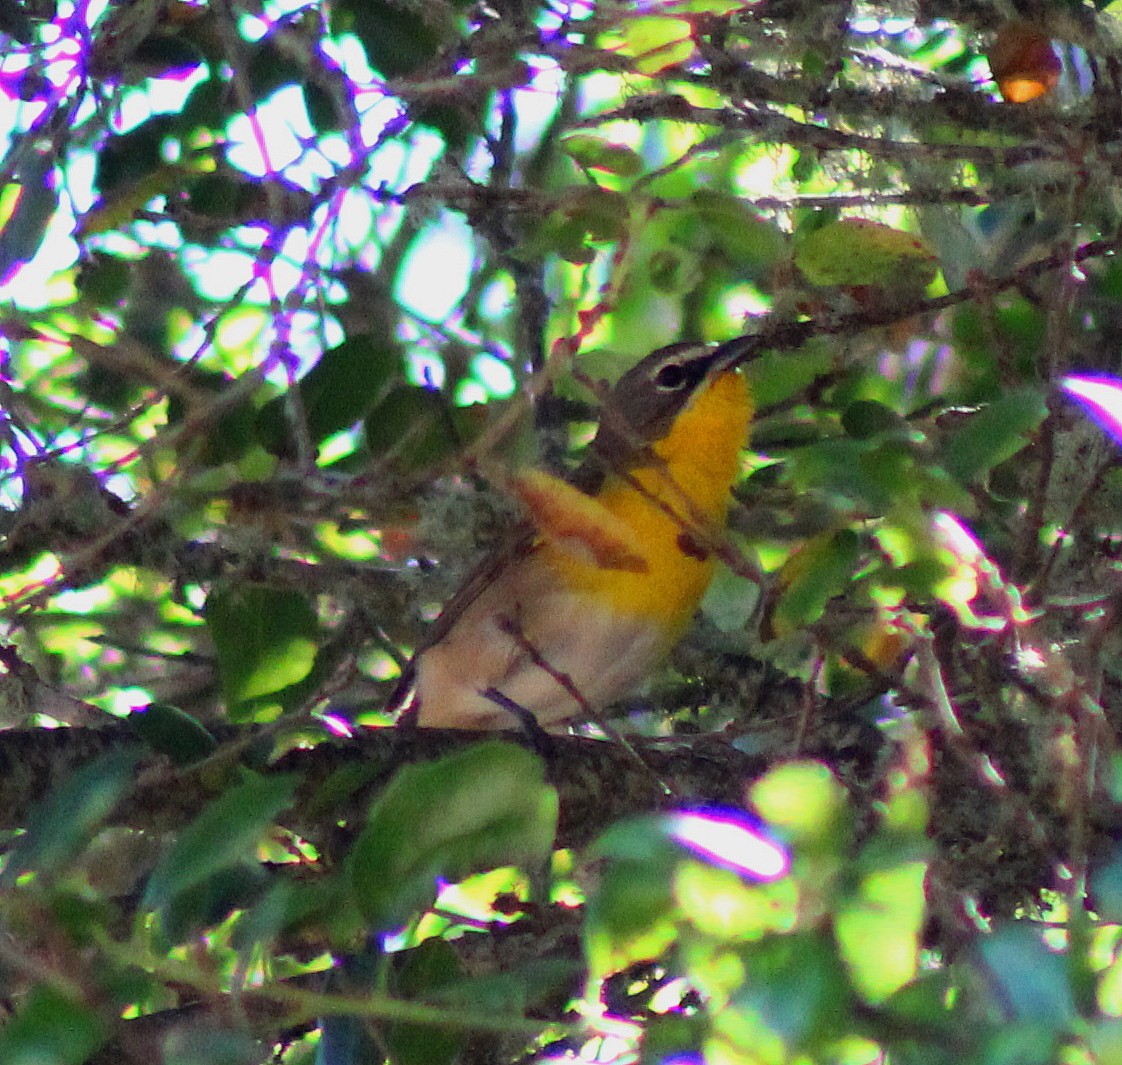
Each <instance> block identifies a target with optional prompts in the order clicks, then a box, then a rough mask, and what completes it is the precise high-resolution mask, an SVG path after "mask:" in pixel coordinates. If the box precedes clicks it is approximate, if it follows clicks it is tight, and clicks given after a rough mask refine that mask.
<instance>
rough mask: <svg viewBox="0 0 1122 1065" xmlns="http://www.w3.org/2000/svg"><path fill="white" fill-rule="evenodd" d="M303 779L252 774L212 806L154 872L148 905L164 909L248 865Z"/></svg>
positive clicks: (176, 841) (186, 829)
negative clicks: (212, 880)
mask: <svg viewBox="0 0 1122 1065" xmlns="http://www.w3.org/2000/svg"><path fill="white" fill-rule="evenodd" d="M298 783H299V778H297V777H295V776H293V775H288V776H281V775H274V776H268V777H261V776H254V775H247V777H246V779H245V780H244V781H243V782H242V783H240V784H237V785H235V786H234V787H232V788H230V789H229V790H227V791H226V792H224V793H223V794H222V795H220V796H219V797H218V798H217V799H215V800H214V802H212V803H210V804H209V805H208V806H207V807H206V809H204V810H203V812H202V813H201V814H199V816H198V817H196V818H195V820H194V821H192V822H191V823H190V824H189V825H188V826H187V827H186V828H185V829H184V830H183V831H182V832H180V833H179V835H178V836H177V837H176V839H175V842H174V843H173V844H172V845H171V847H170V848H169V849H168V851H167V853H166V854H165V855H164V857H163V860H162V861H161V862H160V864H159V865H157V866H156V868H155V869H154V870H153V871H152V875H151V877H150V878H149V880H148V887H147V889H146V891H145V893H144V898H145V905H147V906H149V907H164V906H167V905H169V904H170V903H171V902H172V900H173V899H174V898H175V896H176V895H178V894H179V893H180V892H183V891H187V890H189V889H191V888H194V887H197V886H198V885H200V884H202V883H203V882H204V881H206V880H207V879H209V878H210V877H212V876H214V875H215V874H216V873H218V872H219V871H220V870H223V869H228V868H232V867H235V866H240V865H243V864H244V863H245V862H246V860H247V856H248V857H252V856H253V854H254V851H255V848H256V846H257V844H258V843H259V842H260V841H261V837H262V836H263V835H264V834H265V833H266V832H267V831H268V829H269V827H270V826H271V825H272V823H273V821H274V820H275V819H276V817H277V815H278V814H279V813H280V812H281V811H282V810H284V809H285V808H286V807H288V806H290V805H291V804H292V796H293V795H294V794H295V792H296V786H297V784H298Z"/></svg>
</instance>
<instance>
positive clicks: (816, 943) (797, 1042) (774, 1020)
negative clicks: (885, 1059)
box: [729, 932, 853, 1053]
mask: <svg viewBox="0 0 1122 1065" xmlns="http://www.w3.org/2000/svg"><path fill="white" fill-rule="evenodd" d="M742 957H743V959H744V963H745V967H746V970H747V979H746V980H745V981H744V983H743V985H742V986H741V987H740V988H739V989H738V990H737V992H736V993H735V994H734V995H733V997H732V1000H731V1002H730V1004H729V1009H730V1010H732V1011H733V1012H734V1013H736V1014H741V1015H743V1016H744V1017H745V1018H746V1019H751V1020H754V1021H758V1022H759V1023H761V1024H763V1025H765V1026H766V1027H767V1028H768V1029H769V1030H770V1031H772V1032H774V1033H775V1034H776V1035H778V1036H779V1037H780V1039H781V1040H782V1041H783V1044H784V1045H785V1046H786V1047H788V1048H789V1050H790V1052H792V1053H799V1052H800V1051H810V1050H813V1049H814V1045H815V1043H816V1041H818V1040H822V1039H827V1038H829V1037H830V1036H833V1035H836V1034H840V1031H841V1030H842V1029H843V1027H844V1022H843V1021H842V1018H844V1017H846V1016H848V1015H849V1014H850V1013H851V1012H852V1009H853V1005H852V1002H851V999H852V993H851V991H850V988H849V982H848V980H847V979H846V973H845V969H844V968H843V967H842V964H841V961H840V959H839V958H838V956H837V954H836V953H835V951H834V949H833V946H832V944H831V943H830V942H829V940H828V939H826V938H825V937H823V936H822V935H820V934H819V933H817V932H801V933H795V934H793V935H788V936H769V937H768V938H766V939H763V940H761V941H760V942H758V943H753V944H749V945H748V946H747V947H745V948H744V949H743V951H742Z"/></svg>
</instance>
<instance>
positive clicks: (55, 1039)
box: [0, 985, 107, 1065]
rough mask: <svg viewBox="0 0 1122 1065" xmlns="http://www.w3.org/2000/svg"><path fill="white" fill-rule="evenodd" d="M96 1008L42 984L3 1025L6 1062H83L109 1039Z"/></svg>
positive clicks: (1, 1048)
mask: <svg viewBox="0 0 1122 1065" xmlns="http://www.w3.org/2000/svg"><path fill="white" fill-rule="evenodd" d="M106 1034H107V1033H106V1030H105V1025H104V1024H103V1023H102V1021H101V1019H100V1018H99V1017H98V1016H97V1014H96V1013H94V1011H93V1010H91V1009H89V1008H88V1007H87V1006H84V1005H82V1004H81V1003H78V1002H75V1001H73V1000H72V999H70V998H68V997H66V996H65V995H63V994H62V993H61V992H60V991H57V990H56V989H54V988H52V987H47V986H44V985H38V986H36V987H34V988H33V989H32V990H31V992H30V993H29V994H28V996H27V998H26V999H25V1000H24V1002H23V1004H22V1007H21V1008H20V1010H19V1012H18V1013H17V1014H16V1015H15V1016H14V1017H10V1018H8V1019H7V1020H6V1021H5V1023H4V1027H3V1028H2V1029H0V1061H2V1062H3V1063H4V1065H83V1062H85V1061H86V1059H87V1058H88V1057H89V1056H90V1054H92V1053H93V1052H94V1051H95V1050H97V1048H98V1047H99V1046H101V1044H102V1043H103V1042H104V1041H105V1037H106Z"/></svg>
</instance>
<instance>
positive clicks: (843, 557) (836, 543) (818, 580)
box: [773, 529, 861, 634]
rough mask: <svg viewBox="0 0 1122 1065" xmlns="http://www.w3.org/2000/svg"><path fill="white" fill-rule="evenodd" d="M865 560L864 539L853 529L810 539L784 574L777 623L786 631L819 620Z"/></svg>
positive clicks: (777, 628)
mask: <svg viewBox="0 0 1122 1065" xmlns="http://www.w3.org/2000/svg"><path fill="white" fill-rule="evenodd" d="M860 559H861V541H860V538H859V537H858V536H857V534H856V533H855V532H853V531H852V530H850V529H841V530H839V531H838V532H836V533H829V534H826V535H825V536H818V537H816V538H815V539H813V540H810V541H808V542H807V543H806V544H804V545H803V546H802V547H801V548H799V550H798V552H797V553H796V554H795V555H793V556H792V557H791V560H790V561H789V562H788V563H787V564H786V565H785V566H784V567H783V569H782V571H781V573H780V583H781V584H782V585H783V592H782V594H781V595H780V598H779V602H778V603H777V604H776V607H775V612H774V614H773V624H774V626H775V629H776V631H777V632H778V633H780V634H783V633H787V632H791V631H793V630H795V629H798V628H802V627H803V626H805V625H809V624H811V623H813V622H815V621H817V620H818V619H819V618H820V617H821V616H822V614H823V612H824V611H825V609H826V604H827V603H828V602H829V601H830V600H831V599H832V598H833V597H834V596H836V595H841V593H842V592H844V591H845V589H846V588H847V587H848V585H849V582H850V581H851V580H852V579H853V574H854V571H855V570H856V568H857V565H858V562H859V561H860Z"/></svg>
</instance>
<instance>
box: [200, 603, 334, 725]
mask: <svg viewBox="0 0 1122 1065" xmlns="http://www.w3.org/2000/svg"><path fill="white" fill-rule="evenodd" d="M206 621H207V626H208V628H209V629H210V633H211V636H212V638H213V640H214V649H215V653H216V654H217V656H218V667H219V671H220V673H221V676H222V685H223V688H224V689H225V691H226V696H227V698H228V699H229V701H230V710H231V713H232V714H234V715H235V716H236V715H238V714H239V713H243V712H244V713H251V712H252V710H253V707H254V704H256V703H258V702H260V701H261V700H264V699H266V698H267V697H275V698H280V694H281V693H282V692H283V691H284V690H285V689H286V688H290V687H292V686H293V685H295V684H298V683H299V682H300V681H302V680H303V679H304V678H305V677H306V676H307V675H308V672H309V671H310V670H311V668H312V665H313V663H314V662H315V655H316V646H317V640H318V637H319V623H318V621H317V619H316V615H315V611H314V610H313V609H312V607H311V605H310V604H309V603H308V601H307V599H306V598H305V597H304V596H303V595H301V594H300V593H299V592H294V591H288V590H285V589H280V588H274V587H271V586H269V585H264V584H246V585H238V586H236V587H233V588H227V589H221V590H215V591H213V592H211V594H210V596H209V598H208V599H207V604H206Z"/></svg>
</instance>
